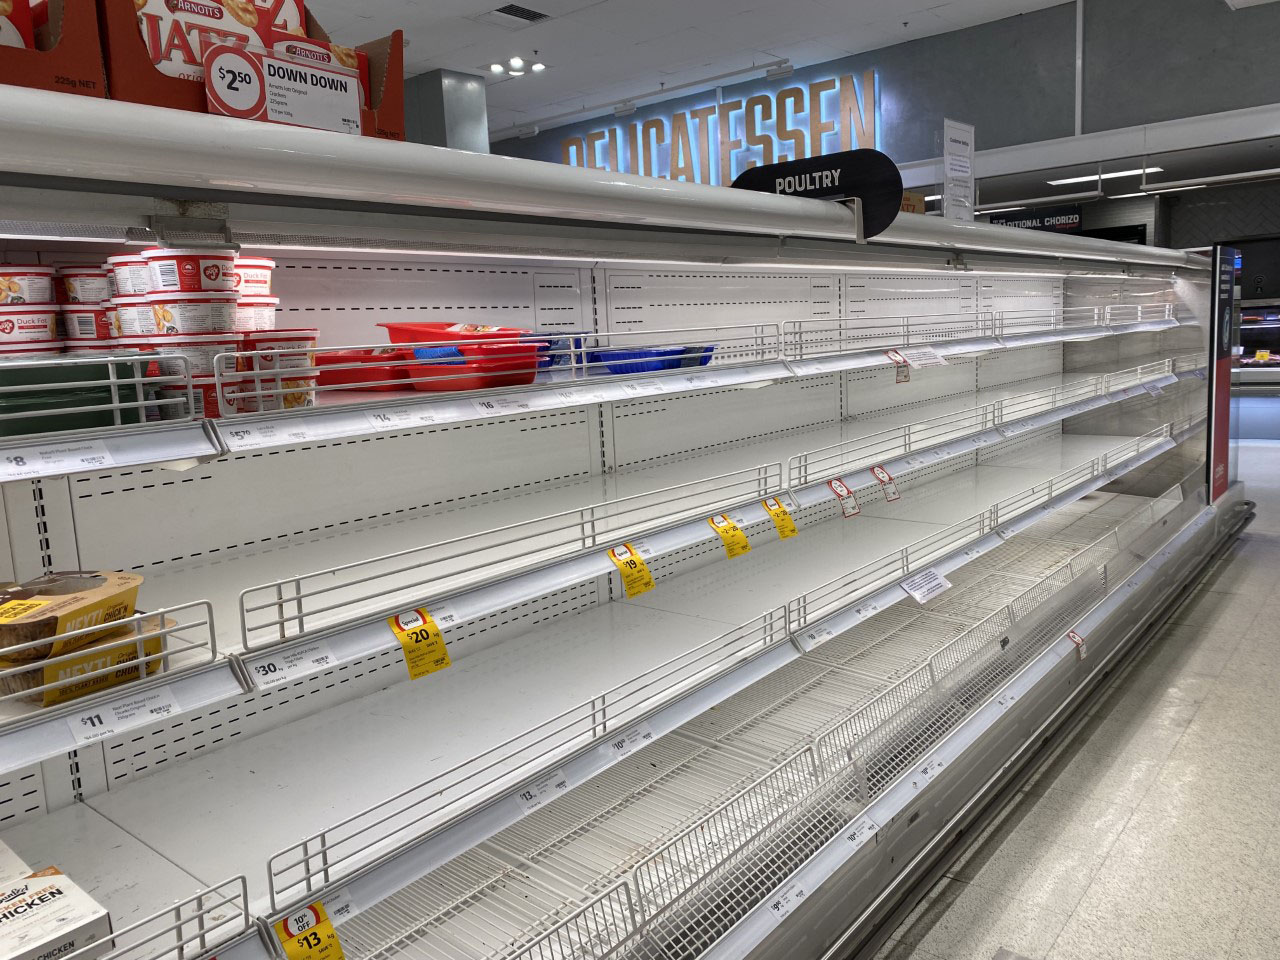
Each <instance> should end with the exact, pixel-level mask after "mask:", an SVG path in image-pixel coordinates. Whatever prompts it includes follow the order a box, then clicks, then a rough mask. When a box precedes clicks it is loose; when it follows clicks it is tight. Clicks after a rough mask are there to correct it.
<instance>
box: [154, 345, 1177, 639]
mask: <svg viewBox="0 0 1280 960" xmlns="http://www.w3.org/2000/svg"><path fill="white" fill-rule="evenodd" d="M1100 372H1108V371H1095V370H1089V371H1082V372H1080V373H1079V374H1076V373H1069V374H1065V375H1063V374H1051V375H1047V376H1041V377H1035V378H1029V379H1027V380H1022V381H1019V382H1017V383H1014V384H1006V385H1002V386H999V387H993V388H987V389H984V390H979V391H974V392H971V393H970V394H968V395H964V394H961V395H955V396H952V397H949V398H947V399H946V400H943V401H933V402H930V403H926V404H921V405H917V406H913V407H911V408H909V409H906V410H903V411H899V412H896V413H894V414H888V415H884V416H880V417H874V418H869V419H855V420H850V421H846V422H843V423H834V424H830V425H826V426H822V427H816V428H810V429H805V430H797V431H793V432H789V433H786V434H782V435H778V436H773V437H768V438H764V439H761V440H758V441H752V442H748V443H741V444H735V445H726V446H724V447H720V448H717V449H715V450H714V451H712V452H710V453H707V454H704V455H701V456H696V457H690V458H686V459H681V460H676V461H672V462H669V463H663V464H659V465H657V466H651V467H647V468H644V469H635V470H627V471H622V472H620V473H617V474H612V475H607V476H595V477H588V478H584V479H581V480H578V481H574V482H573V483H570V484H565V485H562V486H558V487H554V488H550V489H544V490H539V491H535V492H532V493H528V494H525V495H522V496H519V497H514V498H510V499H505V500H498V501H494V502H492V503H486V504H483V505H479V506H477V507H474V508H466V509H460V510H454V511H449V512H445V513H438V514H431V515H427V516H421V517H417V516H415V517H413V518H410V519H399V520H395V521H390V522H386V523H380V524H369V525H365V526H361V527H359V528H356V529H348V530H344V532H342V533H339V534H334V533H332V532H329V533H327V534H326V535H324V536H317V537H314V538H312V539H307V540H301V539H300V540H292V541H284V542H276V543H272V544H269V545H267V546H264V547H262V548H260V549H254V550H245V551H242V552H239V553H237V554H236V556H235V558H234V560H231V561H228V559H226V558H223V559H220V560H216V561H214V560H208V559H197V560H190V561H182V562H178V563H174V564H170V565H167V566H166V567H165V568H164V569H162V570H160V571H157V572H149V573H148V574H147V580H146V582H145V583H144V585H143V590H142V598H143V600H144V602H145V603H146V604H150V605H151V606H153V607H156V606H165V605H168V604H172V603H178V602H185V601H186V600H188V599H189V598H191V597H193V596H198V597H202V598H206V599H208V600H210V601H211V602H212V603H213V606H214V609H215V612H216V614H217V616H216V622H217V623H218V637H217V640H218V644H219V649H220V650H222V651H223V652H235V651H237V650H239V649H242V635H241V632H240V627H239V618H238V609H239V594H240V591H241V590H244V589H245V588H247V587H250V586H254V585H257V584H262V583H269V582H272V581H274V580H277V579H281V578H284V577H289V576H294V575H298V574H302V573H306V572H309V571H312V570H322V569H327V568H330V567H335V566H339V565H342V564H346V563H356V562H360V561H363V560H366V559H368V558H370V557H375V556H385V555H388V554H393V553H396V552H398V551H401V550H408V549H411V548H414V547H419V546H422V545H424V544H427V543H434V542H440V541H444V540H449V539H452V538H455V537H463V536H467V535H471V534H478V533H481V532H482V531H486V530H490V529H493V528H496V527H501V526H505V525H508V524H514V523H518V522H520V521H524V520H529V519H531V518H536V517H543V516H549V515H552V514H556V513H559V512H561V511H567V510H573V509H575V508H579V507H582V506H585V505H587V504H593V503H606V502H608V501H612V500H616V499H618V498H621V497H631V496H639V495H642V494H648V493H652V492H655V491H660V490H664V489H666V488H669V487H675V486H678V485H681V484H694V483H695V482H696V481H699V480H701V479H703V478H707V477H718V476H724V475H728V474H732V473H734V472H735V471H740V470H743V471H745V470H750V469H752V468H755V467H758V466H760V465H761V464H769V463H781V464H783V465H784V467H785V465H786V463H787V461H788V460H789V459H790V458H791V457H793V456H796V455H798V454H802V453H805V452H807V451H810V450H816V449H819V448H822V447H826V446H828V445H832V444H837V443H851V442H853V441H857V440H861V439H863V438H867V437H871V436H874V435H876V434H878V433H880V432H882V431H886V430H892V429H894V428H898V427H902V426H904V425H906V424H910V423H916V422H920V421H921V420H925V419H928V418H930V417H934V416H945V415H946V414H947V413H950V412H954V411H956V410H964V409H969V408H972V407H979V406H982V405H984V404H989V403H992V402H995V401H998V400H1003V399H1007V398H1009V397H1013V396H1020V395H1023V394H1028V393H1034V392H1039V391H1044V390H1049V389H1052V388H1053V387H1057V386H1060V385H1062V384H1063V383H1075V382H1078V381H1080V380H1083V379H1086V378H1087V377H1089V376H1094V375H1097V374H1098V373H1100ZM1159 379H1160V382H1164V380H1165V379H1167V378H1159ZM1138 392H1141V388H1140V387H1129V388H1125V389H1124V390H1122V391H1118V392H1117V393H1116V395H1115V396H1114V397H1113V398H1111V399H1105V400H1104V399H1102V398H1096V399H1095V400H1093V401H1088V405H1089V406H1094V405H1101V404H1103V403H1106V402H1113V400H1116V399H1121V398H1123V397H1126V396H1132V395H1134V394H1136V393H1138ZM1080 407H1081V408H1084V405H1080ZM1070 412H1078V410H1077V409H1076V405H1073V407H1072V408H1071V410H1070ZM1067 413H1068V409H1066V408H1064V409H1062V410H1060V411H1059V412H1058V413H1056V414H1053V413H1051V414H1046V415H1043V416H1041V417H1039V418H1037V420H1038V421H1043V422H1049V421H1051V420H1054V419H1060V418H1061V416H1063V415H1066V414H1067ZM968 432H972V431H968ZM964 433H965V431H963V430H962V431H960V435H964ZM991 439H992V440H999V439H1001V437H999V436H998V435H996V434H994V433H993V434H992V437H991ZM911 465H912V464H907V466H911ZM743 499H749V498H743ZM665 509H666V508H664V507H662V506H661V505H657V506H655V508H654V511H653V514H652V516H648V517H645V516H640V517H638V518H637V520H638V522H653V523H657V522H660V521H662V520H663V519H664V516H666V515H667V514H666V513H664V510H665ZM372 609H373V605H370V604H367V603H366V604H364V605H363V606H361V605H359V604H354V605H353V606H352V607H351V608H350V609H349V610H347V611H344V617H346V618H347V619H355V618H357V617H359V616H360V615H361V613H363V612H367V611H369V610H372Z"/></svg>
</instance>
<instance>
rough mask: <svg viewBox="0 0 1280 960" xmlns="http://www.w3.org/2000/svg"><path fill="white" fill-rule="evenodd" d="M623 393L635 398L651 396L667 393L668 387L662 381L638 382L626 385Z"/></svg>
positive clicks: (623, 387)
mask: <svg viewBox="0 0 1280 960" xmlns="http://www.w3.org/2000/svg"><path fill="white" fill-rule="evenodd" d="M622 392H623V393H626V394H628V395H630V396H633V397H643V396H650V395H653V394H656V393H666V392H667V385H666V384H665V383H663V382H662V381H660V380H638V381H635V382H633V383H624V384H623V385H622Z"/></svg>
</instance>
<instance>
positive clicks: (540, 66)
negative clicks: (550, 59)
mask: <svg viewBox="0 0 1280 960" xmlns="http://www.w3.org/2000/svg"><path fill="white" fill-rule="evenodd" d="M529 69H530V70H532V71H533V72H534V73H541V72H542V71H543V70H545V69H547V65H546V64H545V63H535V64H534V65H533V66H532V67H530V68H529Z"/></svg>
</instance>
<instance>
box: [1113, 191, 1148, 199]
mask: <svg viewBox="0 0 1280 960" xmlns="http://www.w3.org/2000/svg"><path fill="white" fill-rule="evenodd" d="M1145 196H1147V194H1146V193H1145V192H1144V191H1142V190H1139V191H1138V192H1137V193H1117V194H1113V195H1110V196H1108V197H1107V199H1108V200H1128V199H1129V198H1130V197H1145Z"/></svg>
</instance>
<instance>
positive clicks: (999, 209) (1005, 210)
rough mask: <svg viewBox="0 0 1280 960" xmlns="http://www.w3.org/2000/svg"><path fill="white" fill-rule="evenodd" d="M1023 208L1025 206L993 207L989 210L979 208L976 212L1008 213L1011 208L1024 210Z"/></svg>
mask: <svg viewBox="0 0 1280 960" xmlns="http://www.w3.org/2000/svg"><path fill="white" fill-rule="evenodd" d="M1025 209H1027V208H1026V207H995V208H994V209H991V210H982V209H979V210H978V213H1009V212H1011V211H1013V210H1025Z"/></svg>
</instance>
